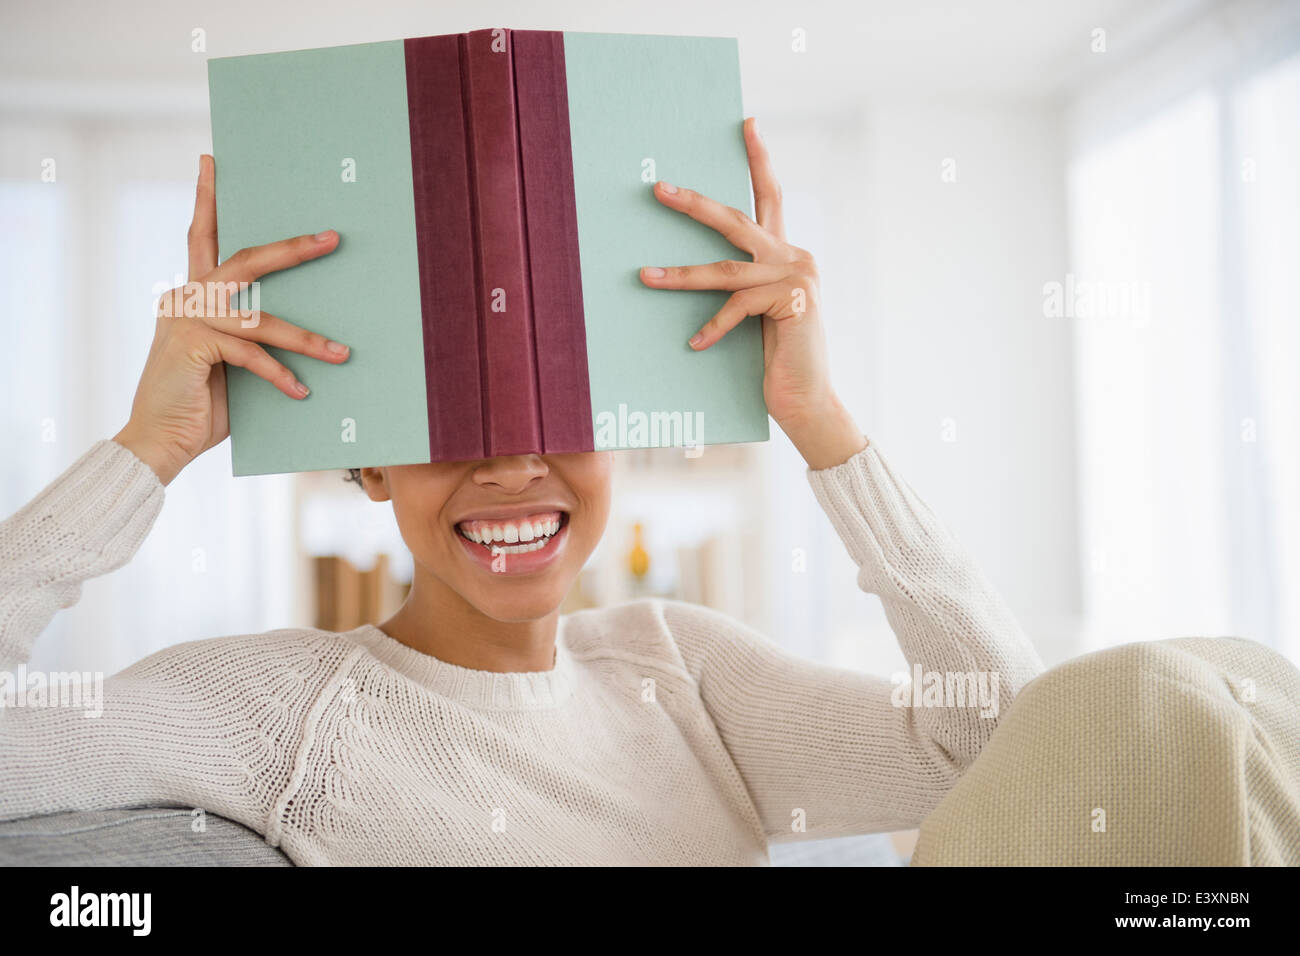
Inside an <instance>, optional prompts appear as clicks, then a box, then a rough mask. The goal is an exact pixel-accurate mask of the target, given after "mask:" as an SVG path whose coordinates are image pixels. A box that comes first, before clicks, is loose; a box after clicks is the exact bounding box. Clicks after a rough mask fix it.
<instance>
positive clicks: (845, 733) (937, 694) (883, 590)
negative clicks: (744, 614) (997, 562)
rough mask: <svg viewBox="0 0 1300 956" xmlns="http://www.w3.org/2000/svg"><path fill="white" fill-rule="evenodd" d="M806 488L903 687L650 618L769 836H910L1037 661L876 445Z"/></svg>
mask: <svg viewBox="0 0 1300 956" xmlns="http://www.w3.org/2000/svg"><path fill="white" fill-rule="evenodd" d="M808 478H809V481H810V482H811V484H812V487H813V491H814V493H815V494H816V496H817V499H818V501H819V502H820V503H821V506H822V508H823V509H824V510H825V512H826V514H827V515H828V517H829V518H830V519H831V523H832V524H833V525H834V527H835V529H836V531H837V532H838V534H839V536H840V538H841V540H842V541H843V542H844V545H845V547H846V548H847V549H848V551H849V554H850V555H851V556H852V557H853V559H854V561H856V562H857V565H858V567H859V574H858V583H859V586H860V587H861V588H862V589H863V590H864V591H867V592H868V593H871V594H877V595H879V596H880V599H881V602H882V604H883V605H884V608H885V613H886V615H887V617H888V619H889V623H890V625H891V627H892V628H893V631H894V634H895V635H896V636H897V638H898V643H899V646H900V647H901V648H902V650H903V653H904V655H905V656H906V658H907V661H908V665H909V668H912V669H916V668H919V669H920V670H921V672H922V680H921V681H920V682H919V683H918V684H915V685H914V684H913V683H911V682H910V681H909V683H907V684H903V685H896V684H893V683H891V682H890V681H887V680H884V679H883V678H879V677H874V676H871V675H868V674H863V673H858V672H855V671H849V670H844V669H840V668H835V667H830V666H827V665H823V664H818V663H814V662H811V661H807V660H803V659H801V658H798V657H795V656H793V655H791V654H789V653H787V652H786V651H784V650H782V649H781V648H780V647H779V646H777V645H776V644H774V643H772V642H771V641H769V640H767V639H766V638H764V637H762V636H761V635H759V634H757V633H756V632H754V631H752V630H750V629H748V628H745V627H743V626H742V625H739V624H737V623H735V622H733V621H732V620H731V619H730V618H728V617H726V616H725V615H722V614H720V613H718V612H715V611H706V610H704V609H700V608H694V607H691V606H690V605H685V604H681V605H668V606H666V608H665V618H666V621H667V623H668V626H669V629H670V630H671V631H672V633H673V637H674V639H675V641H676V643H677V646H678V648H679V650H680V651H681V653H682V656H683V659H684V661H685V663H686V665H687V669H688V670H689V671H690V672H691V674H692V676H693V677H694V678H695V681H696V684H697V686H698V688H699V693H700V697H701V700H702V702H703V704H704V706H705V708H706V710H707V711H708V713H709V715H710V716H711V718H712V719H713V723H714V726H715V727H716V728H717V730H718V734H719V736H720V738H721V740H722V743H723V745H724V746H725V747H726V749H727V752H728V753H729V754H730V756H731V759H732V760H733V761H734V763H735V765H736V768H737V770H738V771H739V772H740V775H741V777H742V778H743V779H744V781H745V785H746V788H747V789H748V791H749V793H750V796H751V797H752V799H753V800H754V804H755V806H756V807H757V809H758V811H759V815H760V818H761V820H762V824H763V828H764V831H765V832H766V834H767V836H768V838H769V839H771V840H780V839H782V838H784V839H812V838H818V837H829V836H843V835H848V834H856V833H873V832H883V831H889V830H902V829H910V828H912V827H915V826H917V825H919V823H920V822H921V820H922V819H924V818H925V816H926V815H927V814H928V813H929V812H930V811H931V810H933V809H934V807H935V806H937V805H938V803H939V801H940V800H941V799H942V797H943V796H944V794H945V793H947V792H948V790H949V789H951V787H952V786H953V785H954V784H955V783H956V781H957V780H958V778H959V777H960V776H961V774H962V773H963V772H964V771H965V770H966V769H967V768H968V767H969V766H970V765H971V763H972V762H973V761H974V759H975V757H976V756H977V755H978V754H979V752H980V750H981V749H982V748H983V746H984V744H985V743H986V742H987V741H988V739H989V737H990V736H991V734H992V733H993V730H994V728H995V727H996V726H997V722H998V718H999V717H1000V716H1001V714H1002V713H1003V712H1004V711H1005V710H1006V708H1007V707H1008V706H1009V705H1010V703H1011V701H1012V699H1013V698H1014V697H1015V695H1016V694H1017V693H1018V692H1019V690H1020V688H1022V687H1023V686H1024V685H1025V684H1026V683H1027V682H1028V681H1029V680H1031V679H1033V678H1034V677H1035V676H1036V675H1037V674H1039V673H1040V672H1041V671H1042V670H1043V665H1042V662H1041V660H1040V659H1039V657H1038V655H1037V653H1036V652H1035V651H1034V648H1033V646H1032V645H1031V644H1030V643H1029V641H1028V640H1027V639H1026V638H1025V636H1024V634H1023V633H1022V632H1021V630H1020V628H1019V626H1018V625H1017V624H1016V621H1015V619H1014V618H1013V617H1012V615H1011V613H1010V611H1009V610H1008V609H1007V607H1006V605H1005V604H1004V603H1003V601H1002V600H1001V598H1000V597H999V596H998V594H997V593H996V592H995V591H994V590H993V588H992V587H991V586H990V585H989V584H988V582H987V581H985V580H984V578H983V576H982V575H981V574H980V573H979V571H978V569H977V568H976V567H975V565H974V564H973V563H972V561H971V560H970V558H969V557H968V556H967V555H966V554H965V552H964V551H963V550H962V549H961V548H960V546H958V544H957V543H956V542H955V541H954V540H953V538H952V536H951V535H950V534H949V532H948V531H947V529H946V528H944V526H943V525H942V524H941V523H940V522H939V520H938V519H937V518H935V516H934V514H933V513H932V512H931V511H930V509H929V508H928V507H926V505H925V503H924V502H922V501H921V499H920V498H919V497H917V495H916V493H915V492H914V491H912V489H911V488H909V487H908V485H907V484H906V483H905V482H904V481H903V480H902V479H901V478H900V477H899V476H898V474H897V473H896V472H895V471H894V469H893V468H892V467H891V466H890V464H889V462H888V461H887V460H886V459H885V458H884V456H883V455H881V454H880V452H879V450H878V449H877V448H875V447H874V446H869V447H867V448H866V449H864V450H862V451H860V452H858V453H856V454H855V455H853V456H852V457H851V458H849V459H848V460H847V461H845V462H843V463H842V464H839V465H835V466H832V467H830V468H826V469H821V470H811V469H810V470H809V472H808ZM911 676H912V675H911V674H909V677H911ZM796 824H797V825H798V827H797V828H796Z"/></svg>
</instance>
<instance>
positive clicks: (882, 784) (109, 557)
mask: <svg viewBox="0 0 1300 956" xmlns="http://www.w3.org/2000/svg"><path fill="white" fill-rule="evenodd" d="M808 479H809V481H810V483H811V485H812V489H813V492H814V493H815V494H816V496H817V499H818V501H819V502H820V503H821V505H822V507H823V508H824V509H825V511H826V513H827V515H828V516H829V517H830V520H831V522H832V523H833V524H834V526H835V528H836V530H837V531H838V533H839V536H840V538H841V539H842V540H843V542H844V544H845V546H846V547H847V548H848V550H849V553H850V554H851V555H852V557H853V558H854V560H855V561H856V562H857V564H858V566H859V567H860V569H861V570H860V574H859V577H858V581H859V584H860V586H861V587H862V588H863V590H866V591H868V592H871V593H875V594H878V595H879V596H880V598H881V600H882V601H883V603H884V607H885V610H886V612H887V615H888V618H889V621H890V623H891V625H892V627H893V629H894V631H895V633H896V635H897V637H898V640H899V643H900V645H901V647H902V649H903V651H904V653H905V654H906V656H907V659H908V661H909V663H911V664H912V665H913V666H916V665H919V666H920V667H921V668H922V669H923V670H924V671H926V672H931V671H934V672H940V673H942V674H947V673H949V672H954V673H958V674H963V675H972V676H973V675H988V674H990V673H993V674H996V675H997V680H998V684H997V694H998V707H999V712H1001V711H1002V710H1005V709H1006V707H1007V706H1008V705H1009V704H1010V701H1011V698H1012V697H1013V696H1014V694H1015V693H1016V692H1017V691H1018V690H1019V689H1020V688H1021V687H1022V686H1023V685H1024V684H1025V683H1026V682H1027V681H1029V680H1030V679H1032V678H1033V677H1034V676H1035V675H1036V674H1037V673H1039V672H1040V671H1041V670H1042V664H1041V662H1040V660H1039V658H1038V656H1037V654H1036V653H1035V652H1034V649H1033V647H1032V646H1031V645H1030V644H1029V642H1028V641H1027V640H1026V639H1025V637H1024V636H1023V634H1022V633H1021V631H1020V629H1019V628H1018V627H1017V625H1016V623H1015V622H1014V620H1013V619H1012V617H1011V615H1010V613H1008V611H1007V609H1006V607H1005V606H1004V605H1003V603H1002V601H1001V600H1000V599H999V598H998V596H997V595H996V594H995V593H994V592H993V590H992V589H991V588H990V587H989V585H988V584H987V583H986V582H985V580H984V579H983V578H982V577H981V575H980V574H979V573H978V572H977V570H976V569H975V568H974V566H973V565H972V564H971V562H970V561H969V560H968V559H967V558H966V556H965V555H964V553H963V552H962V551H961V549H960V548H958V546H957V545H956V544H955V543H954V541H953V540H952V538H951V537H950V536H949V534H948V532H947V531H946V530H945V529H944V528H943V527H942V525H941V524H940V523H939V521H938V520H937V519H936V518H935V517H934V515H933V514H932V513H931V512H930V510H929V509H928V508H927V507H926V506H925V505H924V504H923V503H922V502H921V500H920V499H919V498H918V497H917V496H916V495H915V493H914V492H912V491H911V490H910V489H909V488H908V487H907V485H906V484H904V483H903V481H902V480H901V479H900V478H899V477H898V476H897V475H896V474H895V473H894V471H893V469H892V468H891V467H890V466H889V464H888V462H887V461H886V460H885V459H884V457H883V456H882V455H881V454H880V452H879V451H878V450H877V449H876V448H875V447H874V446H870V447H868V448H866V449H865V450H863V451H862V452H860V453H859V454H857V455H855V456H854V457H853V458H851V459H850V460H849V461H847V462H845V463H844V464H841V465H838V466H836V467H833V468H828V469H825V470H822V471H809V472H808ZM162 502H163V488H162V486H161V484H160V483H159V482H158V480H157V478H156V476H155V475H154V474H153V472H152V471H151V470H150V469H149V468H148V467H147V466H145V465H144V464H143V463H142V462H140V461H139V460H138V459H137V458H136V457H135V456H134V455H133V454H132V453H131V452H130V451H128V450H127V449H125V448H123V447H122V446H120V445H118V444H116V443H114V442H110V441H101V442H99V443H97V444H95V445H94V446H93V447H92V448H91V449H90V450H89V451H87V452H86V454H85V455H83V456H82V457H81V458H80V459H79V460H78V461H77V462H76V463H75V464H74V465H72V466H71V467H70V468H69V469H68V470H67V471H66V472H64V474H63V475H61V476H60V477H59V478H57V479H56V480H55V481H54V482H53V483H52V484H50V485H49V486H48V487H47V488H46V489H45V490H44V491H42V492H41V493H40V494H39V495H38V496H37V497H36V498H35V499H34V500H33V501H32V502H31V503H30V504H28V505H27V506H26V507H25V508H23V509H22V510H21V511H19V512H18V513H17V514H16V515H14V516H13V517H12V518H10V519H8V520H7V521H5V522H4V523H3V524H0V671H4V670H7V671H10V672H13V671H14V670H15V669H16V668H19V667H20V665H23V664H24V663H25V662H26V661H27V660H28V658H29V655H30V652H31V648H32V644H33V642H34V640H35V639H36V637H37V635H38V634H39V633H40V632H41V630H42V629H43V628H44V626H45V625H46V623H47V622H48V621H49V619H50V617H51V616H52V615H53V614H54V612H55V611H56V610H57V609H58V608H61V607H68V606H70V605H72V604H73V603H74V602H75V601H76V600H77V598H78V597H79V595H80V588H81V583H82V582H83V581H85V580H87V579H89V578H91V577H94V576H96V575H100V574H104V573H106V572H108V571H111V570H113V569H114V568H117V567H120V566H121V565H123V564H124V563H125V562H126V561H127V560H129V559H130V557H131V556H132V554H133V553H134V552H135V551H136V549H137V548H138V547H139V546H140V543H141V542H142V541H143V539H144V537H145V536H146V534H147V533H148V531H149V528H150V526H151V525H152V523H153V521H154V518H155V516H156V515H157V514H158V511H159V509H160V508H161V507H162ZM142 598H144V599H147V596H142ZM899 696H901V695H899V694H898V693H896V692H895V687H894V686H893V685H891V683H890V682H889V681H887V680H883V679H881V678H877V677H872V676H868V675H866V674H861V673H856V672H853V671H849V670H842V669H837V668H833V667H828V666H825V665H822V664H818V663H813V662H810V661H806V660H801V659H799V658H796V657H793V656H791V655H789V654H787V653H785V652H784V651H782V650H781V649H780V648H779V647H778V646H777V645H775V644H773V643H771V642H770V641H768V640H766V639H765V638H763V637H761V636H760V635H758V634H756V633H754V632H753V631H751V630H750V629H748V628H746V627H745V626H743V625H741V624H739V623H737V622H735V621H733V620H731V619H729V618H727V617H726V616H725V615H722V614H720V613H717V612H715V611H711V610H707V609H705V608H701V607H694V606H691V605H688V604H684V603H679V602H674V601H665V600H646V601H638V602H634V603H630V604H626V605H622V606H619V607H613V608H609V609H604V610H594V611H583V612H580V613H577V614H573V615H569V616H567V617H564V618H562V619H561V623H560V627H559V632H558V635H557V639H556V663H555V667H554V669H553V670H550V671H544V672H536V673H516V674H503V673H492V672H487V671H475V670H469V669H466V668H463V667H458V666H455V665H453V664H450V663H446V662H442V661H439V660H436V659H435V658H433V657H429V656H427V655H425V654H422V653H420V652H417V651H415V650H413V649H411V648H409V647H406V646H405V645H403V644H400V643H398V642H397V641H395V640H394V639H392V638H390V637H388V636H387V635H386V634H384V633H383V632H382V631H380V630H378V629H377V628H375V627H372V626H364V627H360V628H357V629H356V630H354V631H349V632H347V633H343V634H337V633H331V632H327V631H320V630H315V629H311V628H293V629H285V630H277V631H271V632H269V633H266V634H250V635H242V636H236V637H220V638H212V639H208V640H202V641H194V642H190V643H185V644H179V645H176V646H173V647H169V648H167V649H166V650H163V651H160V652H158V653H156V654H153V655H151V656H149V657H147V658H145V659H144V660H142V661H140V662H138V663H136V664H134V665H132V666H131V667H128V668H127V669H126V670H124V671H122V672H121V673H119V674H117V675H115V676H113V677H110V678H108V679H107V680H106V681H105V683H104V697H103V713H102V715H101V716H98V717H95V718H89V719H88V718H87V716H86V714H85V712H84V711H83V710H81V709H77V708H70V707H66V706H60V707H38V706H24V707H14V708H7V709H5V710H3V711H0V819H11V818H15V817H21V816H28V815H32V814H43V813H51V812H55V811H59V810H70V809H99V808H115V807H128V806H140V805H174V806H184V807H195V808H202V809H204V810H206V811H209V812H213V813H217V814H220V815H222V816H225V817H228V818H230V819H233V820H237V821H239V822H240V823H243V824H245V825H246V826H249V827H251V828H253V829H254V830H256V831H258V832H259V833H261V834H263V835H264V836H265V838H266V840H267V841H268V842H269V843H271V844H272V845H276V846H279V847H281V848H282V849H283V850H284V852H285V853H286V854H287V855H288V856H289V857H290V858H291V859H292V860H293V861H294V862H296V863H299V864H642V863H645V864H691V863H695V864H763V863H766V862H767V844H768V843H769V842H773V841H780V840H791V839H813V838H821V837H829V836H836V835H845V834H855V833H868V832H877V831H888V830H899V829H906V828H910V827H915V826H917V825H918V824H919V823H920V822H921V820H922V818H924V817H925V816H926V814H928V813H929V812H930V811H931V810H933V809H934V808H935V806H936V805H937V804H938V803H939V801H940V800H941V799H942V798H943V796H944V794H945V793H947V792H948V791H949V790H950V789H951V788H952V786H953V784H954V783H955V782H956V781H957V780H958V778H959V777H960V776H961V775H962V773H963V771H965V770H966V768H967V767H969V766H970V765H971V763H972V761H973V760H974V759H975V757H976V755H977V754H978V753H979V752H980V749H981V748H982V747H983V745H984V743H985V741H987V740H988V739H989V737H990V735H991V734H992V732H993V729H994V727H995V725H996V723H997V721H996V718H995V717H992V716H982V714H981V708H980V707H978V706H970V705H969V704H974V703H976V702H975V701H973V700H972V701H969V702H968V705H967V706H913V705H911V704H912V702H913V698H912V695H911V694H910V692H909V693H908V694H907V695H906V696H907V701H906V703H908V704H909V706H896V703H898V702H897V701H895V700H894V699H893V698H896V697H899Z"/></svg>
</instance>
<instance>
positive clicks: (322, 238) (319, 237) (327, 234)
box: [312, 229, 334, 242]
mask: <svg viewBox="0 0 1300 956" xmlns="http://www.w3.org/2000/svg"><path fill="white" fill-rule="evenodd" d="M312 238H313V239H315V240H316V241H317V242H328V241H329V240H330V239H333V238H334V230H333V229H326V230H325V231H324V232H318V233H316V235H314V236H312Z"/></svg>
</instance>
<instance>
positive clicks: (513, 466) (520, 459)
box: [474, 455, 548, 495]
mask: <svg viewBox="0 0 1300 956" xmlns="http://www.w3.org/2000/svg"><path fill="white" fill-rule="evenodd" d="M547 471H548V469H547V467H546V462H545V461H543V460H542V456H541V455H502V456H500V457H498V458H489V459H487V460H486V461H484V462H483V464H481V465H479V466H478V467H477V468H476V469H475V470H474V481H475V482H477V483H478V484H480V485H485V486H486V485H495V486H496V487H498V488H500V489H501V490H502V491H503V492H505V493H506V494H509V495H517V494H519V493H520V492H522V491H524V490H525V489H527V487H528V486H529V485H530V484H532V483H533V482H534V481H537V480H538V479H539V478H544V477H546V474H547Z"/></svg>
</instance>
